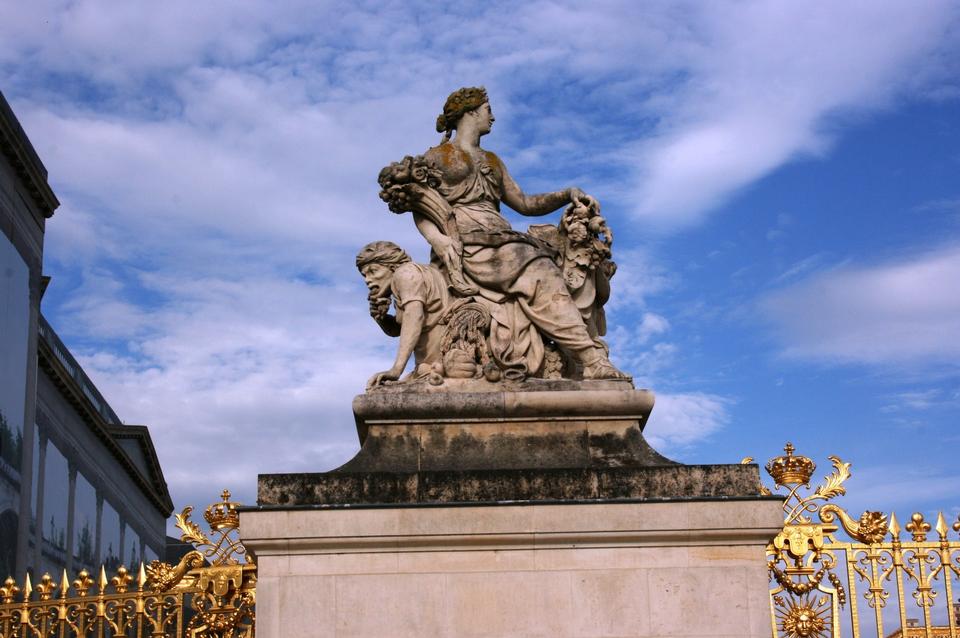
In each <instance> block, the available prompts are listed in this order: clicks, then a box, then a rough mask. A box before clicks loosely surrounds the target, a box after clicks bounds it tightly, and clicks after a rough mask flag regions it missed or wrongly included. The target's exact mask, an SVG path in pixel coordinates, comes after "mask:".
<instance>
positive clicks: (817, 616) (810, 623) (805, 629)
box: [777, 596, 830, 638]
mask: <svg viewBox="0 0 960 638" xmlns="http://www.w3.org/2000/svg"><path fill="white" fill-rule="evenodd" d="M781 600H782V599H781ZM777 615H778V616H779V617H780V618H779V620H780V632H781V636H783V638H827V637H828V636H830V605H829V604H828V602H827V599H826V597H821V598H820V599H819V600H816V599H814V598H813V597H809V596H805V597H803V598H802V599H801V600H797V601H796V602H793V601H791V602H789V603H786V604H784V605H783V609H782V610H778V614H777Z"/></svg>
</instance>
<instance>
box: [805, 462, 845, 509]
mask: <svg viewBox="0 0 960 638" xmlns="http://www.w3.org/2000/svg"><path fill="white" fill-rule="evenodd" d="M827 458H828V459H830V462H831V463H833V470H834V471H833V473H832V474H830V475H828V476H827V477H826V478H824V482H823V484H822V485H820V486H818V487H817V490H816V491H815V492H814V493H813V498H822V499H824V500H829V499H831V498H834V497H836V496H843V495H844V494H846V493H847V488H845V487H843V482H844V481H846V480H847V479H848V478H850V464H849V463H844V462H843V461H841V460H840V458H839V457H837V456H828V457H827Z"/></svg>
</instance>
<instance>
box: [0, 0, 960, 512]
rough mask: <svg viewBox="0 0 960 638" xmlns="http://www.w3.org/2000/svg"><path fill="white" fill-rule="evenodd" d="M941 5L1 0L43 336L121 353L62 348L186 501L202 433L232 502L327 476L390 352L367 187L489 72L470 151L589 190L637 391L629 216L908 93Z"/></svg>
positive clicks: (652, 327) (700, 411) (652, 273)
mask: <svg viewBox="0 0 960 638" xmlns="http://www.w3.org/2000/svg"><path fill="white" fill-rule="evenodd" d="M952 19H953V14H952V9H951V7H950V5H948V4H946V3H937V2H928V3H914V4H911V5H910V6H906V5H904V6H897V5H884V6H882V7H880V6H878V5H875V4H856V3H846V4H843V5H830V6H824V7H823V8H822V9H821V10H818V11H811V10H810V8H809V7H807V6H800V5H797V6H796V7H793V6H791V5H786V4H778V5H770V4H766V3H755V2H747V3H739V4H735V5H722V6H720V5H712V4H708V3H690V4H688V5H683V6H681V7H680V9H678V8H676V6H674V5H655V4H637V3H631V2H623V3H616V2H611V3H604V4H602V5H600V6H597V5H590V6H586V5H582V6H580V5H576V4H565V3H560V2H538V3H535V4H529V5H521V6H519V7H517V6H516V5H515V3H512V4H511V3H496V2H493V3H485V4H483V5H480V6H478V7H467V6H456V7H447V8H445V9H444V10H440V9H439V8H438V7H436V6H435V5H429V4H425V5H415V4H412V3H406V2H396V3H390V2H383V3H377V4H376V5H375V7H374V8H372V9H366V8H363V7H360V8H357V7H356V6H353V5H346V4H344V5H339V6H338V5H327V6H323V7H317V6H315V3H304V4H302V5H301V4H297V5H292V4H290V3H283V4H282V5H278V4H276V3H257V2H229V3H226V2H208V3H202V4H197V3H195V2H179V1H171V2H165V3H163V4H162V5H144V4H136V3H128V4H125V5H123V6H121V7H119V8H118V7H116V6H114V3H106V2H102V1H100V0H81V1H76V2H55V1H48V2H43V1H37V2H31V3H19V4H14V3H7V4H0V80H2V81H3V85H4V90H5V91H6V95H7V97H8V98H9V99H11V101H12V102H13V103H14V107H15V109H16V111H17V113H18V116H19V117H20V119H21V121H22V122H23V123H24V126H25V128H26V130H27V132H28V134H29V135H30V137H31V139H32V141H33V142H34V145H35V146H36V147H37V149H38V152H39V154H40V156H41V157H42V158H43V161H44V162H45V164H46V165H47V167H48V168H49V170H50V176H51V181H52V184H53V186H54V188H55V190H56V191H57V193H58V194H59V196H60V197H61V199H62V200H63V202H64V205H63V207H62V208H61V209H60V210H59V211H58V212H57V214H56V216H55V217H54V218H53V219H52V220H51V222H50V224H49V226H48V233H47V241H48V244H47V246H48V251H47V269H48V271H51V272H52V274H54V276H55V279H54V286H53V288H52V289H51V291H50V293H48V301H47V303H54V302H56V300H57V297H58V295H59V296H64V297H65V296H67V295H68V294H69V297H70V298H69V299H68V301H67V302H66V303H65V304H62V305H61V307H60V313H61V316H62V317H63V318H64V321H62V322H61V324H60V325H56V326H55V327H56V328H57V329H58V330H60V332H62V333H65V336H71V335H72V336H77V337H81V338H82V339H83V341H84V342H85V343H91V342H95V341H96V340H102V341H104V342H105V341H108V340H109V341H110V343H111V344H113V343H120V344H121V345H120V346H119V347H117V348H116V349H114V351H112V352H109V353H107V352H100V353H96V352H94V351H93V350H88V351H85V352H84V353H78V354H86V355H87V356H86V357H83V361H84V363H85V365H87V366H88V367H89V369H90V372H91V375H92V376H94V378H95V379H96V381H97V383H98V384H99V385H100V386H101V389H102V390H103V391H104V393H105V394H106V396H108V397H109V399H110V401H111V403H112V404H114V407H115V408H116V409H117V411H118V412H119V413H120V415H121V416H122V417H124V418H126V419H129V420H130V421H140V422H145V423H146V424H148V425H151V426H152V432H153V435H154V437H155V439H156V441H157V446H158V451H159V453H160V456H161V460H162V461H163V462H164V467H165V469H166V472H167V477H168V480H169V481H170V483H171V488H172V489H173V490H174V496H175V498H177V499H184V500H185V501H187V502H194V503H199V502H204V500H205V499H206V498H207V497H208V496H207V495H206V494H196V495H194V494H193V493H192V492H190V490H192V489H193V486H192V485H193V484H192V481H191V477H192V476H193V473H194V471H195V467H196V466H197V465H198V464H201V463H206V462H207V460H208V459H209V458H210V455H211V454H216V450H217V449H218V446H219V447H220V448H222V447H224V446H227V447H228V448H229V449H231V450H232V451H233V452H232V454H233V456H231V457H230V460H229V461H228V462H226V461H225V462H224V463H222V464H221V465H218V466H216V467H217V470H216V472H217V474H218V475H219V476H218V478H223V479H224V480H228V479H229V480H230V481H231V482H232V481H237V482H240V483H243V485H245V486H246V487H242V488H235V491H237V493H238V494H240V495H242V496H243V497H244V498H245V499H246V500H251V499H252V489H253V487H252V485H253V477H254V476H255V474H256V473H257V472H258V471H276V470H290V471H298V470H304V471H306V470H324V469H329V467H331V466H332V465H335V464H336V463H337V462H339V461H342V460H344V459H345V458H346V457H348V456H349V455H350V452H351V451H352V449H353V446H355V438H354V437H355V435H354V433H353V430H352V427H353V426H352V418H351V415H350V411H349V398H350V396H352V395H353V394H354V393H356V392H359V391H360V390H362V386H363V382H364V381H365V379H366V377H367V376H368V375H369V374H370V373H372V372H373V371H374V370H377V369H382V368H384V367H386V365H387V364H388V362H389V360H390V351H391V350H392V347H393V345H394V344H393V343H392V342H391V340H389V339H388V338H386V337H385V336H383V335H382V334H380V333H378V332H377V329H376V327H375V326H374V325H373V323H372V322H371V321H370V320H369V318H368V317H367V316H366V314H365V302H364V297H365V293H364V291H363V289H362V287H361V286H360V282H359V278H358V277H357V275H356V273H355V272H354V269H353V253H354V251H355V250H356V249H357V248H359V246H361V245H363V244H364V243H366V242H367V241H370V240H374V239H381V238H390V239H393V240H395V241H397V242H398V243H400V244H401V245H403V246H404V247H406V248H408V249H409V250H411V252H412V253H413V254H414V255H415V256H416V257H417V258H418V259H421V260H422V259H424V258H425V254H426V250H425V247H424V244H423V241H422V239H420V238H419V236H418V235H417V234H416V231H415V230H414V229H413V226H412V224H411V220H410V219H409V217H408V216H395V215H392V214H390V213H388V212H387V211H386V210H385V207H384V206H383V204H382V202H380V201H379V199H378V198H377V187H376V184H375V177H376V174H377V171H378V170H379V168H380V167H381V166H383V165H384V164H386V163H387V162H389V161H391V160H395V159H398V158H399V157H401V156H402V155H404V154H406V153H412V152H417V151H419V150H422V149H425V148H426V147H427V146H429V145H431V144H434V143H436V141H437V136H436V134H435V132H434V131H433V128H432V124H433V118H434V117H435V115H436V112H437V111H438V109H439V107H440V105H441V104H442V100H443V97H444V96H445V94H446V93H447V92H449V91H450V90H452V89H453V88H455V87H456V86H457V85H459V84H461V83H463V84H480V83H484V84H486V85H487V87H488V89H489V90H490V93H491V96H492V97H493V101H494V109H495V111H496V113H497V116H498V121H497V124H496V127H495V130H494V134H493V135H492V136H491V138H490V146H491V148H494V149H496V150H498V151H500V152H501V154H502V155H503V156H504V157H506V158H507V159H509V160H510V161H511V167H512V169H513V170H514V172H515V173H516V174H518V175H521V176H522V177H523V178H524V179H523V180H522V183H524V184H533V185H534V186H537V187H542V188H558V187H562V186H566V185H568V184H569V183H580V184H582V185H583V186H584V187H585V188H587V189H588V190H591V191H592V192H593V193H594V194H596V195H597V196H598V197H600V198H601V199H602V200H603V202H604V214H605V215H609V216H610V221H611V225H612V226H613V228H614V230H615V232H617V233H618V244H617V249H616V253H615V258H616V260H617V261H618V263H619V264H620V270H619V272H618V273H617V276H616V277H615V278H614V279H613V282H612V284H613V298H612V299H611V302H610V304H609V306H608V309H609V312H610V325H611V338H610V341H611V344H612V345H613V346H614V348H613V351H614V352H613V353H614V356H615V357H616V358H617V360H618V362H625V366H624V367H626V368H627V369H628V370H630V371H632V372H634V373H635V374H637V376H638V380H640V381H641V382H643V381H644V380H649V379H651V378H653V377H654V376H656V375H658V374H660V373H662V371H664V370H665V369H667V368H668V367H669V366H671V365H672V364H673V362H674V359H675V357H676V356H677V347H676V345H674V344H673V343H670V342H665V341H660V342H658V341H657V339H658V338H663V337H665V336H666V335H668V334H669V321H668V320H667V318H665V317H662V316H661V315H658V314H655V313H652V312H650V311H649V310H648V309H647V308H646V305H647V300H648V298H649V297H650V296H652V295H654V294H657V293H659V292H662V291H664V290H666V289H668V288H669V287H671V286H672V285H674V284H675V277H674V276H672V275H671V274H670V273H667V272H665V271H664V269H663V268H662V267H661V266H660V265H659V264H658V263H657V261H656V260H655V259H653V258H652V257H651V256H650V255H649V254H647V253H645V252H643V251H640V250H637V249H636V248H635V247H631V246H630V245H629V244H628V243H626V242H623V241H622V238H624V237H630V236H631V234H633V233H630V232H627V231H629V230H632V229H628V228H627V225H628V224H629V223H630V222H629V220H628V219H627V213H629V212H636V213H637V214H639V215H641V216H643V217H645V218H646V219H647V220H650V221H652V222H657V223H660V224H661V225H662V226H664V227H677V226H682V225H684V224H687V223H691V222H693V221H696V220H697V219H700V218H701V217H702V216H703V215H704V214H705V213H706V211H708V210H709V209H711V208H712V207H715V206H716V205H717V204H718V203H719V202H721V201H723V199H724V198H725V197H727V196H728V195H729V194H730V193H732V192H735V191H736V190H737V189H739V188H741V187H743V186H745V185H747V184H749V183H751V182H753V181H755V180H756V179H758V178H760V177H762V176H763V175H765V174H767V173H769V172H770V171H772V170H774V169H775V168H776V167H777V166H780V165H782V164H783V163H784V162H787V161H789V160H790V159H791V158H793V157H796V156H797V155H798V154H809V153H817V152H821V151H822V150H823V149H824V148H825V145H826V144H827V143H828V142H829V140H830V131H829V126H828V125H829V118H830V117H831V116H832V115H834V114H836V113H845V112H848V111H851V110H862V109H865V108H875V107H877V106H878V105H881V106H882V105H883V104H884V103H885V101H887V100H889V99H890V98H891V97H895V96H896V95H898V94H899V92H901V91H902V90H903V88H904V87H905V86H907V85H908V83H909V82H911V80H910V77H911V75H913V76H916V77H919V78H920V79H919V80H914V81H913V85H922V86H924V87H928V88H929V86H930V84H931V82H929V81H927V80H925V79H924V78H927V77H928V76H927V75H925V74H920V73H917V71H918V69H924V68H931V67H933V66H936V65H935V64H931V63H930V60H929V55H931V53H930V52H931V51H935V50H937V47H940V46H941V44H942V42H943V38H942V37H941V31H942V25H945V24H948V23H950V21H951V20H952ZM925 56H926V57H925ZM532 188H533V186H531V189H532ZM624 246H626V247H627V248H626V249H624ZM74 279H80V284H79V286H78V287H77V288H76V289H73V290H68V289H65V288H58V282H72V281H73V280H74ZM66 285H69V283H68V284H66ZM637 317H639V318H640V320H639V322H637V321H636V318H637ZM955 343H956V341H955ZM728 405H729V404H728V403H727V402H726V400H725V399H723V398H721V397H717V396H715V395H707V394H675V395H669V394H665V395H662V396H661V397H660V399H659V403H658V407H657V411H656V412H655V415H656V418H655V419H654V422H653V423H652V424H651V428H652V430H651V436H654V437H658V438H657V440H659V441H661V442H662V443H663V444H664V445H666V446H667V447H669V446H671V445H674V446H683V445H689V444H692V443H694V442H695V441H696V440H698V439H697V437H700V436H705V435H708V434H709V433H710V432H712V431H716V429H717V428H719V427H721V426H722V425H723V424H724V423H725V422H726V420H727V418H728V416H727V408H728ZM230 487H235V486H234V485H233V484H231V485H230ZM244 490H246V492H244Z"/></svg>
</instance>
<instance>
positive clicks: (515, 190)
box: [500, 162, 593, 217]
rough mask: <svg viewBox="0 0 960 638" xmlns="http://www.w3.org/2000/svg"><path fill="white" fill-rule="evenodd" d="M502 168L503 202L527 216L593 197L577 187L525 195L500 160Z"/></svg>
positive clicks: (535, 215)
mask: <svg viewBox="0 0 960 638" xmlns="http://www.w3.org/2000/svg"><path fill="white" fill-rule="evenodd" d="M500 166H501V167H502V170H503V203H504V204H506V205H507V206H509V207H510V208H512V209H513V210H515V211H517V212H518V213H520V214H521V215H526V216H527V217H539V216H541V215H547V214H549V213H552V212H553V211H555V210H557V209H558V208H560V207H561V206H565V205H567V204H570V203H571V202H579V201H583V203H584V204H589V201H592V200H593V198H592V197H590V196H589V195H587V194H586V193H584V192H583V191H582V190H580V189H579V188H577V187H572V188H567V189H564V190H562V191H555V192H553V193H540V194H538V195H525V194H524V192H523V191H522V190H520V186H519V185H518V184H517V183H516V182H515V181H514V179H513V177H511V176H510V173H508V172H507V168H506V166H503V163H502V162H501V164H500Z"/></svg>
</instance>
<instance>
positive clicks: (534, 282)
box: [357, 88, 630, 386]
mask: <svg viewBox="0 0 960 638" xmlns="http://www.w3.org/2000/svg"><path fill="white" fill-rule="evenodd" d="M493 122H494V117H493V113H492V112H491V110H490V103H489V101H488V100H487V94H486V90H485V89H483V88H463V89H459V90H458V91H455V92H454V93H452V94H451V95H450V97H448V98H447V101H446V104H445V105H444V108H443V113H442V114H441V115H440V116H439V117H438V118H437V130H438V131H439V132H441V133H443V140H442V141H441V143H440V144H439V145H438V146H435V147H433V148H431V149H429V150H428V151H427V152H426V153H425V154H424V155H422V156H417V157H406V158H404V159H403V160H402V161H401V162H396V163H394V164H391V165H390V166H387V167H386V168H384V169H383V170H382V171H381V172H380V176H379V180H378V181H379V183H380V187H381V189H382V190H381V192H380V197H381V198H382V199H383V200H384V201H386V202H387V204H388V205H389V207H390V210H391V211H393V212H395V213H404V212H412V213H413V218H414V223H415V224H416V227H417V229H418V230H419V231H420V234H421V235H423V237H424V239H426V241H427V242H428V243H429V244H430V247H431V249H432V251H431V265H429V266H427V265H422V264H413V263H412V262H409V257H406V254H405V253H403V251H402V250H400V249H399V247H396V246H394V245H393V244H389V242H375V243H374V244H371V245H369V246H367V247H366V248H364V250H363V251H361V253H360V255H359V256H358V258H357V265H358V267H359V268H360V269H361V272H362V273H363V275H364V279H365V280H366V281H367V285H368V287H369V288H370V296H371V299H370V303H371V306H370V309H371V314H372V315H373V316H374V318H375V319H376V320H377V322H378V323H379V324H380V326H381V327H382V328H383V329H384V331H385V332H386V333H387V334H390V335H393V336H399V337H400V346H399V349H398V354H397V358H396V361H395V363H394V366H393V368H391V369H390V370H388V371H385V372H382V373H378V374H377V375H374V377H373V378H372V379H371V381H370V384H371V385H372V386H376V385H379V384H380V383H383V382H386V381H393V380H397V379H399V376H400V374H401V373H402V370H403V368H404V366H405V365H406V363H407V360H408V359H409V356H410V353H411V351H413V352H414V353H415V360H416V364H417V365H416V368H415V370H414V372H413V373H412V375H410V376H409V377H408V378H405V379H404V380H405V381H406V380H423V379H426V380H429V381H430V382H431V383H434V384H442V383H443V380H444V379H450V378H477V379H481V378H482V379H486V380H487V381H489V382H497V381H501V380H504V379H505V380H521V379H527V378H582V379H621V380H629V378H630V377H629V376H627V375H626V374H624V373H622V372H620V371H619V370H617V369H616V368H615V367H614V366H613V364H611V363H610V360H609V358H608V354H609V353H608V349H607V346H606V344H605V343H604V342H603V340H602V339H601V338H600V337H602V336H603V334H604V333H605V332H606V325H605V323H606V322H605V319H604V314H603V304H604V303H605V302H606V300H607V298H608V296H609V279H610V277H611V276H612V275H613V273H614V272H615V270H616V266H615V265H614V264H613V262H612V261H610V259H609V258H610V255H611V253H610V246H611V244H612V241H613V235H612V233H611V232H610V229H609V228H608V227H607V225H606V222H605V220H604V219H603V218H602V217H600V215H599V209H600V207H599V204H598V202H597V201H596V200H595V199H594V198H593V197H590V196H589V195H587V194H585V193H584V192H583V191H581V190H580V189H579V188H575V187H574V188H567V189H565V190H561V191H556V192H552V193H543V194H539V195H526V194H524V192H523V191H522V190H521V189H520V187H519V186H518V185H517V183H516V182H515V181H514V180H513V178H512V177H511V176H510V174H509V173H508V172H507V169H506V167H505V166H504V164H503V162H501V161H500V158H498V157H497V156H496V155H495V154H494V153H492V152H490V151H486V150H484V149H482V148H481V147H480V138H481V137H482V136H483V135H485V134H487V133H489V132H490V129H491V126H492V125H493ZM454 133H455V135H454ZM501 202H503V203H505V204H507V205H508V206H509V207H510V208H512V209H514V210H515V211H517V212H518V213H520V214H522V215H526V216H542V215H546V214H549V213H551V212H553V211H555V210H557V209H559V208H561V207H564V206H566V209H565V210H564V213H563V215H562V218H561V222H560V224H559V226H553V225H549V224H541V225H536V226H532V227H531V228H530V232H529V233H523V232H518V231H515V230H513V229H512V228H511V227H510V224H509V223H508V222H507V220H506V219H505V218H504V217H503V216H502V215H501V214H500V204H501ZM387 245H389V246H391V247H392V248H389V249H387V248H384V247H385V246H387ZM375 246H377V247H378V248H373V247H375ZM378 251H379V252H378ZM390 251H398V253H397V254H399V255H402V257H399V256H394V257H390V258H389V259H388V258H387V257H382V258H381V257H376V256H374V255H375V254H380V253H381V252H383V253H384V254H386V253H387V252H390ZM391 254H394V253H391ZM365 255H366V256H365ZM390 259H400V260H401V261H398V262H392V261H390ZM361 262H363V263H361ZM388 271H389V272H388ZM414 271H416V273H415V272H414ZM414 281H416V282H421V283H412V282H414ZM424 281H429V284H423V283H422V282H424ZM413 287H418V288H424V289H427V288H428V289H430V291H431V292H430V294H431V295H434V297H435V298H432V299H429V300H428V299H427V298H426V297H425V296H424V295H423V294H412V295H411V294H410V293H409V292H407V289H408V288H409V289H412V288H413ZM388 289H389V291H388ZM391 294H392V296H393V299H394V300H395V302H396V306H397V316H396V317H391V316H390V315H388V314H387V309H388V308H389V304H390V296H391ZM431 303H432V304H433V306H434V308H435V309H434V310H433V311H430V310H429V309H427V306H429V305H430V304H431ZM421 306H423V307H421ZM431 312H432V314H431ZM401 314H403V317H402V318H401V317H400V315H401ZM431 317H432V318H433V321H431Z"/></svg>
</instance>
